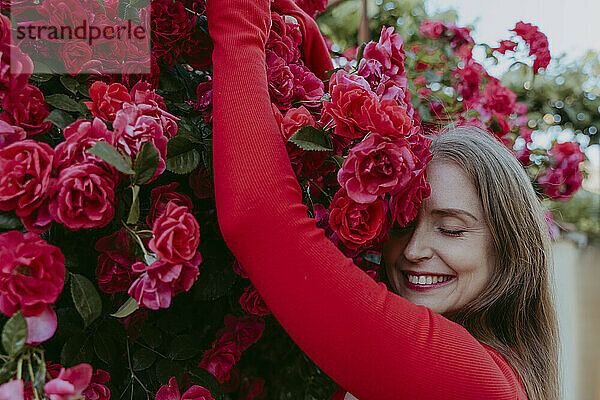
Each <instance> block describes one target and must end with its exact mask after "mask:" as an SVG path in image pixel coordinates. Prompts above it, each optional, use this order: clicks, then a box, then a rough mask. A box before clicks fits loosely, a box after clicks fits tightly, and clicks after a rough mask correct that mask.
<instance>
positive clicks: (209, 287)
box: [192, 259, 237, 301]
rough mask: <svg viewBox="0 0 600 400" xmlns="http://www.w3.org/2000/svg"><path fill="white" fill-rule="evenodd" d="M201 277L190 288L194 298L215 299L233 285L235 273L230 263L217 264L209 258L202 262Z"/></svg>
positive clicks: (202, 299)
mask: <svg viewBox="0 0 600 400" xmlns="http://www.w3.org/2000/svg"><path fill="white" fill-rule="evenodd" d="M202 273H203V274H204V275H203V276H204V278H203V279H199V280H198V281H197V282H196V283H195V284H194V286H193V288H192V290H193V293H194V298H195V299H196V300H200V301H205V300H215V299H218V298H219V297H221V296H224V295H226V294H227V293H228V292H229V290H230V289H231V288H232V287H233V285H234V283H235V280H236V277H237V275H236V273H235V272H234V271H233V268H231V266H230V265H227V264H225V263H222V264H217V263H215V262H214V261H212V260H211V259H207V260H205V261H203V263H202Z"/></svg>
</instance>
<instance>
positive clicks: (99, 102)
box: [84, 81, 131, 122]
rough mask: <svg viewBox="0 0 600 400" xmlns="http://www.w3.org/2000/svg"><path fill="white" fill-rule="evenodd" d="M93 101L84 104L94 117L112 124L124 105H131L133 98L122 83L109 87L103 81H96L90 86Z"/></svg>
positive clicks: (112, 84)
mask: <svg viewBox="0 0 600 400" xmlns="http://www.w3.org/2000/svg"><path fill="white" fill-rule="evenodd" d="M90 97H91V98H92V101H85V102H84V104H85V105H86V107H87V108H88V109H89V110H90V111H91V112H92V115H93V116H94V117H98V118H100V119H103V120H105V121H109V122H112V121H114V120H115V115H116V113H117V111H119V110H120V109H121V108H122V107H123V103H130V102H131V97H130V96H129V91H128V90H127V88H126V87H125V86H123V85H121V84H120V83H111V84H110V85H108V84H107V83H106V82H103V81H96V82H94V83H93V84H92V86H90Z"/></svg>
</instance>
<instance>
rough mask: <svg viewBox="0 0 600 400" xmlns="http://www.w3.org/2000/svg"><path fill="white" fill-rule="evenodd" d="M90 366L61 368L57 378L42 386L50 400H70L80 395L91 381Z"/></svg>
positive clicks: (80, 365) (91, 370) (81, 365)
mask: <svg viewBox="0 0 600 400" xmlns="http://www.w3.org/2000/svg"><path fill="white" fill-rule="evenodd" d="M92 372H93V369H92V366H91V365H90V364H79V365H76V366H74V367H71V368H67V369H64V368H61V369H60V372H59V374H58V377H56V378H54V379H52V380H51V381H49V382H47V383H46V384H45V385H44V391H45V392H46V394H47V395H48V396H49V397H50V400H71V399H74V398H77V397H79V396H81V395H82V392H83V391H84V390H85V389H86V388H87V387H88V385H89V384H90V380H91V379H92Z"/></svg>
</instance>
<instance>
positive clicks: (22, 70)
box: [0, 43, 33, 99]
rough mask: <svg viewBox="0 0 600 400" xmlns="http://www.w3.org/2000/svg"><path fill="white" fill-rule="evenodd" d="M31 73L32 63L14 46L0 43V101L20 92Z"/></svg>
mask: <svg viewBox="0 0 600 400" xmlns="http://www.w3.org/2000/svg"><path fill="white" fill-rule="evenodd" d="M32 73H33V61H31V58H30V57H29V56H28V55H27V54H25V53H23V51H22V50H21V49H20V48H19V47H17V46H14V45H11V44H8V43H0V99H2V98H4V96H5V95H7V94H9V93H17V92H19V91H20V90H22V89H23V88H24V87H25V86H26V85H27V82H28V81H29V77H30V76H31V74H32Z"/></svg>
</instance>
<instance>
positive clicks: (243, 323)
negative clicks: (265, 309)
mask: <svg viewBox="0 0 600 400" xmlns="http://www.w3.org/2000/svg"><path fill="white" fill-rule="evenodd" d="M264 329H265V321H264V320H263V319H262V318H260V317H255V316H251V315H249V316H247V317H234V316H233V315H230V314H228V315H226V316H225V330H227V331H231V332H233V335H234V337H235V341H236V343H237V344H238V347H239V349H240V351H244V350H246V349H247V348H248V347H250V345H252V344H253V343H256V342H257V341H258V339H260V337H261V335H262V333H263V331H264Z"/></svg>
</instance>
